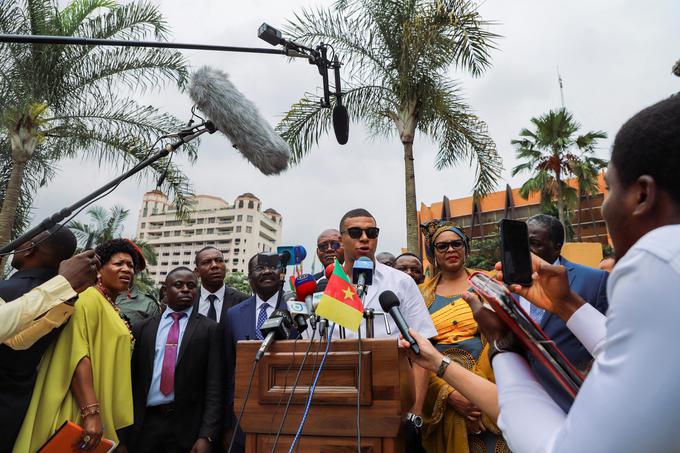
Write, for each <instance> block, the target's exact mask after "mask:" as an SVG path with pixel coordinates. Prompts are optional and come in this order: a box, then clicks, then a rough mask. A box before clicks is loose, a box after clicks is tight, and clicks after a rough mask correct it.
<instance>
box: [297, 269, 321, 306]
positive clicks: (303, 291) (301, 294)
mask: <svg viewBox="0 0 680 453" xmlns="http://www.w3.org/2000/svg"><path fill="white" fill-rule="evenodd" d="M315 291H316V280H314V276H313V275H310V274H304V275H301V276H299V277H298V278H296V279H295V294H296V295H297V300H305V298H306V297H307V296H311V295H312V294H314V292H315Z"/></svg>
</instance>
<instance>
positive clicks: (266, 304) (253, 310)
mask: <svg viewBox="0 0 680 453" xmlns="http://www.w3.org/2000/svg"><path fill="white" fill-rule="evenodd" d="M258 256H259V254H257V255H255V256H253V257H252V258H251V259H250V261H248V281H249V282H250V287H251V288H252V290H253V293H254V294H253V295H252V296H251V297H249V298H248V299H246V300H244V301H243V302H240V303H238V304H237V305H234V306H233V307H231V308H230V309H229V310H228V311H227V319H226V323H227V324H226V328H225V329H224V332H225V334H226V335H227V338H226V348H227V351H226V355H227V386H228V387H227V411H228V413H227V417H228V418H229V420H231V422H230V423H229V424H228V425H227V430H226V435H225V439H226V443H227V446H228V442H229V440H230V439H231V433H232V432H233V428H234V424H235V422H236V416H235V414H234V372H235V371H236V343H238V341H239V340H262V339H263V338H262V335H261V334H260V327H261V326H262V323H263V322H264V321H266V320H267V318H269V316H271V314H272V313H273V312H274V310H275V309H277V308H278V309H280V310H287V308H286V303H285V299H283V300H282V302H281V305H280V306H278V307H277V306H276V302H277V297H278V289H279V283H280V281H281V279H282V278H283V277H284V276H285V272H286V270H285V268H281V267H279V268H277V267H271V266H268V265H263V264H260V263H259V260H258ZM291 335H296V336H297V332H294V331H291ZM237 409H240V408H237ZM244 446H245V436H244V434H243V432H242V431H241V430H240V429H239V433H238V434H237V438H236V442H235V445H234V448H233V449H232V451H236V452H239V451H243V448H244Z"/></svg>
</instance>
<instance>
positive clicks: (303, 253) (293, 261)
mask: <svg viewBox="0 0 680 453" xmlns="http://www.w3.org/2000/svg"><path fill="white" fill-rule="evenodd" d="M276 253H278V254H279V259H280V260H281V267H286V266H297V265H298V264H301V263H302V262H303V261H304V260H305V258H307V250H306V249H305V248H304V247H303V246H302V245H281V246H279V247H276Z"/></svg>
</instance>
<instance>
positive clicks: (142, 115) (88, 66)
mask: <svg viewBox="0 0 680 453" xmlns="http://www.w3.org/2000/svg"><path fill="white" fill-rule="evenodd" d="M60 3H61V2H58V1H56V0H5V1H3V2H2V3H0V33H8V34H34V35H59V36H83V37H88V38H103V39H108V38H118V39H143V38H145V37H147V36H149V35H151V36H153V38H154V39H157V40H164V39H166V37H167V32H168V29H167V26H166V23H165V21H164V19H163V17H162V16H161V14H160V11H159V10H158V8H157V7H155V6H153V5H152V4H150V3H147V2H146V1H144V0H134V1H132V2H130V3H126V4H124V5H120V4H118V3H117V2H116V1H114V0H73V1H71V2H70V3H69V4H68V5H66V6H65V7H63V8H61V9H60ZM169 81H173V82H175V83H177V85H178V86H179V87H183V86H184V85H185V84H186V81H187V68H186V63H185V60H184V58H183V57H182V55H181V54H180V53H179V52H172V51H169V50H166V49H145V48H114V47H101V46H82V45H70V46H52V45H40V44H33V45H23V44H1V45H0V112H2V114H1V116H0V158H1V161H0V176H2V180H1V181H0V198H2V200H3V201H2V207H1V208H0V244H4V243H6V242H8V240H9V239H10V238H11V237H12V236H13V235H14V234H16V233H17V232H18V231H20V230H21V229H23V228H24V227H25V226H26V225H27V221H28V213H29V210H30V206H31V202H32V198H33V194H34V193H35V192H36V190H37V188H38V187H39V186H43V185H45V184H47V183H48V182H49V181H50V180H51V178H52V177H53V176H54V174H55V169H56V168H57V166H58V162H59V161H60V160H62V159H65V158H71V157H81V158H83V159H88V160H94V161H95V162H98V163H99V164H107V165H111V164H113V165H114V166H118V167H128V166H131V165H132V164H133V163H136V162H138V161H139V160H141V159H142V158H144V157H146V154H147V153H148V149H147V148H148V146H149V145H150V144H151V143H152V142H153V141H154V140H155V139H156V138H157V137H158V136H160V135H162V134H164V133H166V132H167V131H170V130H176V129H177V127H178V126H179V122H178V120H176V119H175V118H173V117H172V116H170V115H167V114H163V113H161V112H159V111H158V110H157V109H155V108H154V107H151V106H143V105H140V104H138V103H137V102H136V101H134V100H132V99H131V98H125V97H123V96H121V95H120V91H121V89H122V88H127V89H129V90H130V91H136V90H140V91H143V90H145V89H148V88H155V87H158V86H159V84H162V83H165V82H169ZM193 153H194V151H193V149H192V148H189V154H190V156H192V157H193ZM165 165H166V163H165V162H157V164H156V166H155V169H156V170H160V169H163V168H165ZM147 174H148V173H147ZM165 187H166V190H169V191H170V192H172V193H173V194H174V195H175V197H176V199H177V201H179V202H180V205H184V204H185V203H186V198H185V195H186V194H187V192H188V191H189V184H188V181H187V179H186V177H185V176H184V175H183V174H182V173H181V172H180V171H179V170H178V168H177V167H176V166H174V165H172V164H171V165H170V166H169V174H168V178H166V183H165Z"/></svg>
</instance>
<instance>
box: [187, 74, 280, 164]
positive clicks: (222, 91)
mask: <svg viewBox="0 0 680 453" xmlns="http://www.w3.org/2000/svg"><path fill="white" fill-rule="evenodd" d="M189 96H191V99H192V100H193V101H194V103H195V104H196V106H197V107H198V108H199V110H201V111H202V112H203V113H205V114H206V115H207V116H208V117H209V118H210V119H211V120H212V122H213V123H214V125H215V127H216V128H217V130H219V131H220V132H222V133H223V134H224V135H226V136H227V138H229V140H230V141H231V143H232V144H233V145H234V147H235V148H236V149H237V150H238V151H239V152H240V153H241V154H242V155H243V157H245V158H246V159H247V160H248V161H249V162H250V163H251V164H253V165H254V166H255V167H257V168H258V169H259V170H260V171H261V172H262V173H264V174H265V175H275V174H278V173H281V172H282V171H284V170H285V169H286V168H287V167H288V160H289V159H290V148H289V147H288V144H287V143H286V142H285V141H284V140H283V139H282V138H281V137H280V136H279V135H278V134H277V133H276V132H275V131H274V129H273V128H272V127H271V126H270V125H269V123H267V122H266V121H265V120H264V118H262V116H261V115H260V113H259V112H258V111H257V108H256V107H255V105H254V104H253V103H252V102H250V101H249V100H248V99H246V98H245V96H243V94H241V92H239V91H238V90H237V89H236V87H235V86H234V85H233V84H232V83H231V81H230V80H229V76H228V75H227V74H226V73H225V72H223V71H220V70H218V69H213V68H210V67H208V66H203V67H202V68H200V69H199V70H198V71H196V72H195V73H194V74H193V75H192V77H191V85H190V86H189Z"/></svg>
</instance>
